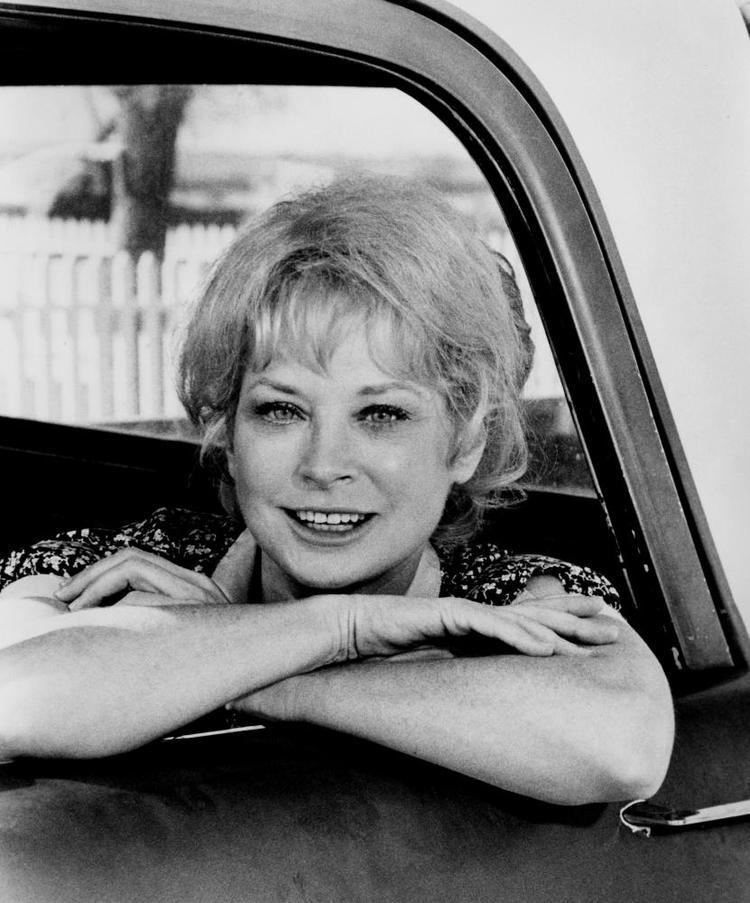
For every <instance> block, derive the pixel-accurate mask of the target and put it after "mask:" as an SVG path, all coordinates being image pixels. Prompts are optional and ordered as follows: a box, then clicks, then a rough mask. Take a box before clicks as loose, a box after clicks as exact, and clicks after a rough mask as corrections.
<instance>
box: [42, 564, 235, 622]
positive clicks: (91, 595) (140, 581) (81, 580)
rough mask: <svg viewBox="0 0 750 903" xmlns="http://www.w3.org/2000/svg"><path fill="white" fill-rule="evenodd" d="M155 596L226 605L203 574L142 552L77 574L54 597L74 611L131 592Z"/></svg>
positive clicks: (95, 565)
mask: <svg viewBox="0 0 750 903" xmlns="http://www.w3.org/2000/svg"><path fill="white" fill-rule="evenodd" d="M132 590H135V591H139V592H146V593H156V594H159V595H161V596H167V597H169V598H170V599H172V600H174V601H184V602H201V603H211V602H213V603H217V602H224V601H225V599H224V598H223V597H222V595H221V593H220V592H219V591H218V589H217V588H216V587H215V586H214V585H213V583H212V581H211V580H209V578H208V577H206V576H205V575H203V574H197V573H195V572H193V571H189V570H188V569H187V568H183V567H180V566H179V565H176V564H174V562H171V561H168V560H167V559H165V558H160V557H159V556H158V555H153V554H151V553H149V552H142V551H140V550H139V549H123V550H121V551H120V552H116V553H115V554H114V555H112V556H110V557H108V558H104V559H102V560H101V561H98V562H96V564H94V565H92V566H91V567H89V568H86V569H85V570H83V571H81V572H80V573H79V574H76V575H75V577H73V578H72V579H71V580H70V581H68V583H66V584H65V585H64V586H62V587H60V589H59V590H58V591H57V592H56V593H55V596H56V597H57V598H58V599H60V600H61V601H62V602H67V603H69V608H70V610H71V611H78V610H80V609H83V608H92V607H94V606H97V605H100V604H102V602H105V601H111V599H112V598H113V597H116V596H117V595H119V594H123V593H125V592H128V591H132Z"/></svg>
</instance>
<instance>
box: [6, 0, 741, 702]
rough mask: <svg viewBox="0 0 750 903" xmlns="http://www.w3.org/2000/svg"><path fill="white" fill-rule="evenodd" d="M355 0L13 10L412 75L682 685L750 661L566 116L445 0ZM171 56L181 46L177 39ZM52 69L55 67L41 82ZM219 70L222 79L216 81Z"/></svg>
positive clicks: (128, 3)
mask: <svg viewBox="0 0 750 903" xmlns="http://www.w3.org/2000/svg"><path fill="white" fill-rule="evenodd" d="M50 10H54V11H55V12H54V13H51V12H50ZM350 12H351V8H350V6H349V5H348V4H347V3H346V2H345V0H320V2H316V3H315V4H314V7H313V8H308V7H307V6H303V7H302V8H301V7H300V4H299V3H297V2H296V0H273V2H270V0H254V2H253V3H252V5H251V4H249V3H242V4H240V3H228V2H221V3H209V2H193V0H184V2H183V3H181V4H180V5H179V7H178V8H177V9H175V5H174V4H173V3H169V2H168V0H158V2H154V3H149V4H143V3H141V2H139V0H120V2H116V3H115V2H111V0H106V2H93V0H78V2H70V3H68V4H67V5H66V8H65V9H64V10H61V9H60V8H59V6H58V4H56V3H54V2H46V0H42V2H40V3H36V4H34V7H33V8H28V9H27V8H26V7H25V5H24V4H18V3H16V4H5V3H0V21H2V20H3V19H7V18H8V17H18V21H19V22H23V21H27V22H35V23H36V24H39V25H42V26H44V27H49V28H52V29H53V31H54V29H56V28H59V27H60V26H61V25H63V24H64V23H65V21H71V19H74V20H75V21H76V22H77V23H82V22H87V21H89V20H90V19H91V20H92V21H93V20H96V21H98V22H102V23H103V24H102V27H106V23H107V22H109V23H110V24H111V25H112V26H115V25H117V26H118V27H122V28H124V29H126V30H128V29H129V30H131V31H132V33H133V34H134V35H135V34H136V32H139V33H141V34H146V33H150V34H151V36H152V37H154V36H155V37H156V38H157V40H158V41H160V42H166V44H169V42H170V41H175V40H178V36H179V35H182V36H183V37H184V36H189V37H190V39H191V40H193V39H194V40H196V42H197V43H196V46H200V45H201V44H202V42H205V45H206V47H208V46H209V45H210V44H211V42H213V41H215V40H216V41H218V42H219V43H220V44H222V46H226V47H229V45H230V44H232V45H233V46H237V47H240V46H244V47H245V48H248V47H249V46H251V44H252V46H253V47H255V48H264V49H266V50H268V54H269V59H272V58H273V56H274V54H276V53H279V54H281V55H282V56H284V55H285V54H291V58H293V57H294V56H295V54H302V55H303V56H304V58H305V59H307V61H308V62H310V61H312V60H315V61H316V63H317V64H318V66H319V68H318V71H317V74H310V75H309V76H308V77H307V78H306V79H305V81H306V82H307V81H308V79H309V80H310V81H311V82H312V83H324V82H325V81H326V80H327V79H330V78H332V77H335V78H342V77H344V78H347V79H348V81H347V82H346V83H347V84H371V83H377V84H382V85H385V86H389V87H399V88H401V89H402V90H404V91H406V93H408V94H410V95H411V96H413V97H414V98H415V99H417V100H418V101H420V102H422V103H423V104H424V105H425V106H427V107H428V108H429V109H430V110H431V111H432V112H433V113H434V114H436V115H437V116H438V117H439V118H440V119H441V120H442V121H443V122H444V124H445V125H447V126H448V127H449V128H451V129H452V130H453V131H454V133H455V134H456V135H457V136H458V137H459V139H460V140H461V141H462V143H463V144H464V146H465V147H466V149H467V151H468V152H469V154H470V155H471V156H472V157H473V158H474V160H475V162H476V163H477V164H478V165H479V167H480V169H481V170H482V172H483V173H484V175H485V177H486V178H487V181H488V183H489V185H490V188H491V189H492V190H493V192H494V193H495V195H496V197H497V199H498V202H499V203H500V206H501V207H502V209H503V212H504V214H505V216H506V219H507V222H508V225H509V227H510V229H511V232H512V234H513V238H514V240H515V242H516V244H517V247H518V250H519V253H520V256H521V259H522V261H523V263H524V267H525V269H526V273H527V276H528V279H529V283H530V284H531V286H532V291H533V293H534V296H535V298H536V299H537V302H538V304H539V310H540V314H541V316H542V319H543V321H544V323H545V328H546V330H547V333H548V338H549V341H550V345H551V347H552V349H553V353H554V354H555V357H556V360H557V363H558V366H559V369H560V373H561V378H562V382H563V385H564V387H565V390H566V393H567V394H568V396H569V400H570V402H571V406H572V410H573V412H574V417H575V419H576V423H577V426H578V429H579V433H580V435H581V439H582V442H583V445H584V448H585V450H586V453H587V456H588V459H589V463H590V466H591V470H592V474H593V476H594V479H595V483H596V485H597V490H598V492H599V495H600V498H601V499H602V502H603V505H604V507H605V510H606V514H607V517H608V520H609V522H610V523H611V525H612V529H613V533H614V535H615V537H616V540H617V544H618V550H619V555H620V557H621V559H622V564H623V571H624V574H625V575H626V579H627V583H628V589H629V592H630V594H631V597H632V602H633V604H634V606H635V608H636V610H637V612H638V615H639V618H640V620H641V621H642V622H643V623H644V624H645V625H646V633H647V636H648V639H649V641H650V642H651V644H652V646H654V648H655V649H656V651H657V653H658V654H660V657H661V658H662V661H663V662H664V663H665V665H667V666H668V668H669V670H670V671H671V676H672V677H673V678H674V682H675V684H676V685H677V686H686V687H688V688H689V687H691V686H694V685H696V684H705V683H709V682H711V681H713V680H714V679H715V676H716V674H717V673H718V674H719V675H721V676H726V674H727V672H728V670H730V669H734V670H741V669H744V667H745V663H746V661H747V648H748V647H747V638H746V635H745V633H744V628H743V627H742V624H741V621H740V620H739V618H738V617H737V616H736V614H735V611H734V606H733V603H732V600H731V598H730V595H729V589H728V586H727V583H726V580H725V579H724V577H723V573H722V569H721V564H720V561H719V560H718V556H717V554H716V551H715V549H714V547H713V544H712V542H711V537H710V533H709V530H708V526H707V523H706V520H705V517H704V516H703V513H702V511H701V507H700V502H699V499H698V495H697V492H696V490H695V487H694V485H693V482H692V480H691V478H690V473H689V470H688V467H687V462H686V459H685V456H684V454H683V452H682V449H681V446H680V442H679V438H678V435H677V431H676V428H675V424H674V422H673V420H672V417H671V415H670V413H669V407H668V404H667V401H666V397H665V395H664V392H663V390H662V388H661V385H660V382H659V379H658V375H657V373H656V368H655V365H654V362H653V358H652V356H651V353H650V351H649V349H648V343H647V341H646V337H645V333H644V330H643V328H642V325H641V322H640V318H639V316H638V313H637V309H636V306H635V302H634V299H633V296H632V292H631V291H630V288H629V286H628V281H627V277H626V274H625V271H624V268H623V266H622V263H621V261H620V259H619V256H618V253H617V249H616V246H615V243H614V240H613V238H612V235H611V233H610V230H609V227H608V225H607V222H606V217H605V214H604V211H603V208H602V205H601V203H600V202H599V200H598V198H597V195H596V191H595V189H594V186H593V184H592V183H591V180H590V179H589V177H588V175H587V173H586V168H585V166H584V164H583V161H582V160H581V159H580V157H579V155H578V154H577V151H576V149H575V145H574V143H573V141H572V138H571V136H570V135H569V133H568V131H567V128H566V126H565V123H564V122H563V121H562V119H561V117H560V116H559V114H558V113H557V111H556V109H555V107H554V105H553V104H552V102H551V100H550V99H549V97H548V96H547V94H546V92H545V91H544V90H543V89H542V88H541V86H540V85H539V84H538V83H537V81H536V79H535V77H534V75H533V73H531V72H529V71H528V70H527V68H526V67H525V66H524V65H523V63H522V62H521V61H520V60H519V59H518V58H517V57H516V56H515V54H514V53H513V51H512V50H511V49H510V48H509V47H507V46H506V45H505V44H504V43H503V41H502V40H501V39H500V38H498V37H497V36H495V35H493V34H492V33H490V32H489V31H484V30H477V29H475V26H474V25H473V24H472V20H470V19H469V18H468V17H466V16H463V15H461V14H458V13H456V12H455V11H454V10H453V9H452V8H449V7H448V6H447V5H446V4H442V3H440V2H437V3H433V4H430V5H428V4H426V3H422V2H411V0H393V2H391V0H359V2H358V15H357V17H356V19H355V17H352V16H351V15H348V14H347V13H350ZM118 23H119V24H118ZM93 27H94V28H97V27H98V26H96V25H95V24H94V25H93ZM405 35H408V40H405V39H404V36H405ZM248 42H251V44H248ZM68 49H69V48H68ZM72 56H74V57H75V56H76V54H72ZM133 56H134V57H135V61H131V62H130V63H129V64H128V65H129V66H130V69H129V70H128V71H129V72H130V73H131V78H132V80H134V81H144V82H145V81H151V80H159V79H158V78H154V75H155V74H156V75H157V76H158V70H159V68H160V66H162V67H163V66H164V64H163V63H161V64H159V63H158V62H154V61H151V62H150V63H147V62H144V61H143V55H142V54H134V55H133ZM238 56H241V54H238ZM163 59H169V60H170V62H171V61H172V60H174V59H175V54H174V53H169V52H167V51H166V50H165V51H164V53H163ZM75 65H76V64H75V63H74V62H71V63H70V64H69V67H68V68H69V70H70V72H71V73H74V72H75ZM236 66H237V61H236V60H235V57H234V56H233V55H232V54H229V55H228V56H227V58H226V59H223V60H217V59H215V58H212V56H211V55H209V54H205V55H204V56H203V57H200V56H198V55H196V56H194V57H193V58H192V59H191V60H189V61H187V62H184V61H183V62H182V63H181V64H180V65H179V66H177V68H176V70H174V71H171V72H170V77H169V80H170V81H189V82H198V81H216V82H225V81H232V80H234V79H235V78H236V74H235V68H236ZM49 68H50V67H49V65H47V64H45V65H42V66H41V68H40V69H39V72H38V76H39V78H42V79H43V78H44V77H45V72H46V71H48V69H49ZM273 68H274V67H271V69H273ZM282 68H283V67H282ZM308 68H312V67H309V66H308ZM187 72H190V73H192V76H191V77H190V78H186V77H185V75H186V74H187ZM207 73H210V74H211V78H209V79H206V78H205V77H201V76H202V75H203V76H205V74H207ZM370 73H372V75H370ZM272 74H273V73H272V71H269V73H268V75H269V76H270V75H272ZM61 75H63V73H60V72H59V71H58V74H57V78H58V79H60V78H61ZM316 79H317V81H316ZM63 80H65V79H64V77H63ZM164 80H166V79H164ZM256 80H257V79H256ZM272 80H273V81H278V78H274V79H272ZM296 80H297V79H296V78H295V81H296ZM622 386H627V391H623V390H622V389H621V388H620V387H622ZM642 600H647V602H645V601H642Z"/></svg>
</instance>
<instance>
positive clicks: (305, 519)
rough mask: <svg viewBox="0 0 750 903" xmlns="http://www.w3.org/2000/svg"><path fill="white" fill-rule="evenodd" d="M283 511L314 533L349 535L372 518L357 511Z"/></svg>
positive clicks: (311, 509)
mask: <svg viewBox="0 0 750 903" xmlns="http://www.w3.org/2000/svg"><path fill="white" fill-rule="evenodd" d="M284 510H285V511H286V513H287V514H288V515H289V516H290V517H292V518H293V519H294V520H295V521H296V522H297V523H299V524H301V525H302V526H303V527H306V528H307V529H308V530H311V531H313V532H315V533H351V532H352V531H354V530H356V529H358V528H359V527H361V526H362V525H363V524H365V523H366V522H367V521H368V520H370V518H371V517H372V514H361V513H360V512H358V511H316V510H315V509H314V508H302V509H299V510H295V509H291V508H285V509H284Z"/></svg>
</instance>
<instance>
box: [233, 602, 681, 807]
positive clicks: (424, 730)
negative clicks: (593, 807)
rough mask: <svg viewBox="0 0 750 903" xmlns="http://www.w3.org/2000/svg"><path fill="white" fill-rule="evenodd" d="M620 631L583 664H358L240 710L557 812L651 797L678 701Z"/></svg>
mask: <svg viewBox="0 0 750 903" xmlns="http://www.w3.org/2000/svg"><path fill="white" fill-rule="evenodd" d="M601 617H606V618H607V619H608V620H613V621H614V620H615V619H614V618H611V617H610V616H609V615H602V616H601ZM616 623H617V628H618V629H617V634H618V635H617V638H616V639H615V641H614V642H611V643H607V644H605V645H598V646H591V647H587V648H581V649H580V650H578V651H577V652H576V653H575V654H564V653H563V654H556V655H553V656H551V657H547V658H530V657H528V656H524V655H518V654H508V655H493V656H487V657H481V658H476V657H470V658H447V659H442V660H432V661H430V660H425V661H419V660H416V661H403V660H401V661H399V660H398V658H396V659H395V660H385V661H382V662H364V663H354V664H350V665H342V666H336V667H333V668H327V669H323V670H320V671H316V672H314V673H311V674H305V675H300V676H299V677H293V678H290V679H288V680H286V681H283V682H281V683H280V684H277V685H275V686H271V687H267V688H265V689H263V690H261V691H259V692H257V693H255V694H252V695H251V696H249V697H246V698H245V699H243V700H241V701H239V702H238V704H237V706H236V707H237V708H239V709H241V710H244V711H252V712H254V713H255V714H258V715H260V716H266V717H270V718H282V719H285V720H287V719H288V720H298V721H306V722H309V723H313V724H317V725H320V726H324V727H328V728H333V729H336V730H340V731H345V732H347V733H350V734H354V735H357V736H360V737H364V738H366V739H369V740H373V741H375V742H377V743H381V744H383V745H385V746H388V747H391V748H393V749H398V750H400V751H403V752H406V753H409V754H411V755H414V756H417V757H419V758H422V759H425V760H427V761H430V762H434V763H437V764H439V765H443V766H445V767H447V768H451V769H454V770H455V771H458V772H461V773H463V774H466V775H469V776H471V777H475V778H478V779H479V780H482V781H486V782H488V783H490V784H494V785H496V786H498V787H502V788H504V789H506V790H510V791H513V792H515V793H520V794H524V795H527V796H531V797H535V798H537V799H541V800H545V801H548V802H552V803H558V804H564V805H576V804H582V803H588V802H599V801H605V800H621V799H632V798H635V797H648V796H651V795H653V793H655V792H656V790H657V788H658V787H659V785H660V783H661V781H662V780H663V777H664V774H665V772H666V769H667V765H668V763H669V756H670V752H671V748H672V740H673V731H674V723H673V713H672V703H671V697H670V692H669V688H668V686H667V681H666V678H665V676H664V674H663V672H662V670H661V668H660V666H659V664H658V662H657V661H656V659H655V658H654V656H653V655H652V654H651V652H650V651H649V649H648V648H647V647H646V645H645V643H644V642H643V641H642V640H641V639H640V637H638V635H637V634H636V633H635V632H634V631H633V630H632V629H631V628H630V627H629V626H628V625H627V624H626V623H625V622H624V621H623V620H620V619H617V620H616Z"/></svg>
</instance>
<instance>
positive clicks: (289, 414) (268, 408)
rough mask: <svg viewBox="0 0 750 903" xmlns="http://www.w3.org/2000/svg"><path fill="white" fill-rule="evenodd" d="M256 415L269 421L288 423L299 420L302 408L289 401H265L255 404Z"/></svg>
mask: <svg viewBox="0 0 750 903" xmlns="http://www.w3.org/2000/svg"><path fill="white" fill-rule="evenodd" d="M254 413H255V415H256V416H257V417H260V418H261V419H262V420H265V421H267V422H268V423H277V424H282V425H283V424H286V423H293V422H294V421H295V420H299V419H300V417H301V416H302V412H301V411H300V409H299V408H298V407H297V406H296V405H294V404H291V403H290V402H288V401H265V402H263V403H262V404H258V405H256V406H255V411H254Z"/></svg>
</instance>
